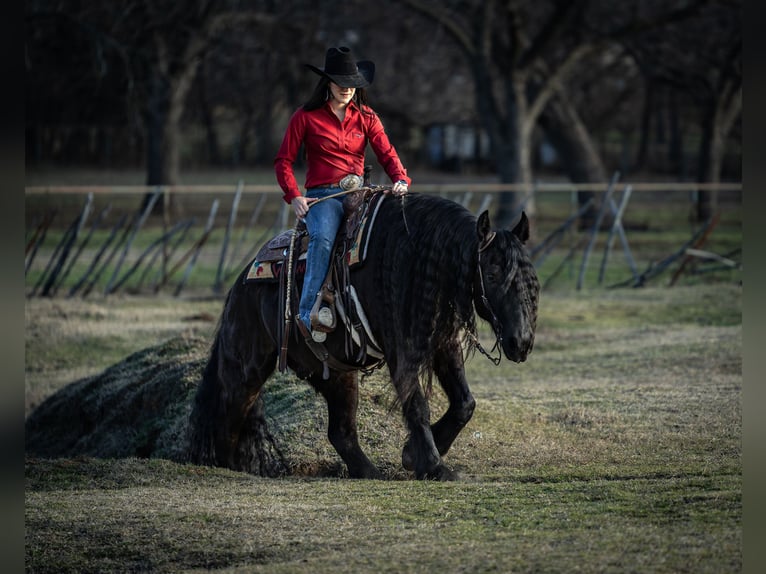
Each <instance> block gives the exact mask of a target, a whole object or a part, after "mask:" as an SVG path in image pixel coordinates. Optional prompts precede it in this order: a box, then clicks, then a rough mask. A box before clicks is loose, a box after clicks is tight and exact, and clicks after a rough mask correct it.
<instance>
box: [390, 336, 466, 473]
mask: <svg viewBox="0 0 766 574" xmlns="http://www.w3.org/2000/svg"><path fill="white" fill-rule="evenodd" d="M434 373H435V374H436V377H437V378H438V380H439V384H440V385H441V387H442V388H443V389H444V392H445V394H446V395H447V398H448V399H449V407H448V408H447V411H446V412H445V413H444V415H442V417H441V418H440V419H439V420H438V421H437V422H436V423H435V424H434V425H432V426H431V435H432V436H433V441H434V445H435V446H436V450H437V452H438V453H439V455H440V456H444V455H445V454H447V451H449V449H450V447H451V446H452V443H453V442H455V439H456V438H457V436H458V434H460V431H462V430H463V428H464V427H465V425H466V424H468V421H470V420H471V416H473V411H474V408H475V407H476V401H475V400H474V398H473V395H471V391H470V389H469V388H468V381H467V380H466V378H465V368H464V365H463V355H462V350H461V348H460V344H459V343H458V342H457V341H451V342H450V344H449V345H448V346H447V347H446V348H444V349H440V350H439V351H437V353H436V355H435V356H434ZM416 451H417V446H416V445H415V444H414V443H413V441H412V438H410V440H408V441H407V444H405V446H404V450H403V452H402V464H403V465H404V467H405V468H407V469H408V470H413V469H414V467H415V464H414V458H415V456H416Z"/></svg>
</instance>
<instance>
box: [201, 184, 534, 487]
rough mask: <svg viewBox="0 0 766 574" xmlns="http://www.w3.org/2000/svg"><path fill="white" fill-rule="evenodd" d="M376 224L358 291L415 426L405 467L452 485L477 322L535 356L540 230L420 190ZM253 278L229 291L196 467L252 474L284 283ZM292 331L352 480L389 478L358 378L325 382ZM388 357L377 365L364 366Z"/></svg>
mask: <svg viewBox="0 0 766 574" xmlns="http://www.w3.org/2000/svg"><path fill="white" fill-rule="evenodd" d="M375 217H376V220H375V226H374V228H373V229H372V231H371V232H370V237H369V244H368V247H367V255H366V259H365V262H364V263H363V264H362V265H359V266H357V267H353V268H352V269H351V273H350V277H351V283H352V284H353V286H354V287H355V289H356V291H357V293H358V299H359V300H360V302H361V304H362V308H363V310H364V312H365V314H366V316H367V320H368V323H369V327H370V330H371V332H372V335H373V337H374V339H375V340H376V341H377V343H378V344H379V346H380V347H381V349H382V351H383V354H384V360H385V363H386V364H387V365H388V369H389V372H390V376H391V381H392V384H393V387H394V388H395V390H396V396H397V399H398V402H399V403H400V404H401V407H402V410H403V414H404V419H405V421H406V425H407V428H408V430H409V439H408V441H407V443H406V444H405V446H404V449H403V452H402V464H403V466H404V467H405V468H406V469H407V470H411V471H414V473H415V476H416V477H417V478H419V479H423V478H430V479H439V480H449V479H452V478H454V476H453V472H452V471H451V470H450V469H449V468H448V467H447V466H446V465H445V464H444V462H443V461H442V456H444V455H445V454H446V452H447V451H448V450H449V448H450V446H451V445H452V443H453V442H454V440H455V439H456V438H457V436H458V434H459V433H460V431H461V430H462V429H463V427H464V426H465V425H466V424H467V423H468V421H469V420H470V418H471V416H472V414H473V410H474V407H475V401H474V398H473V396H472V395H471V392H470V390H469V388H468V383H467V381H466V377H465V370H464V366H463V357H464V351H465V356H467V355H468V354H469V353H470V352H472V351H474V350H475V349H476V348H477V347H478V348H479V349H481V346H480V344H479V342H478V338H477V336H476V323H475V315H476V314H478V315H479V316H480V317H481V318H483V319H485V320H486V321H488V322H490V324H491V325H492V328H493V331H494V335H495V337H496V340H497V342H498V343H499V346H500V348H501V349H502V351H503V353H504V354H505V356H506V357H507V358H508V359H510V360H512V361H515V362H522V361H524V360H526V358H527V355H528V354H529V352H530V351H531V350H532V346H533V343H534V337H535V325H536V320H537V304H538V296H539V290H540V286H539V282H538V279H537V274H536V273H535V269H534V267H533V266H532V263H531V262H530V259H529V257H528V254H527V252H526V249H525V248H524V246H523V244H524V242H525V241H526V240H527V239H528V237H529V224H528V221H527V218H526V215H525V214H523V213H522V215H521V219H520V221H519V222H518V224H517V225H516V226H515V228H514V229H513V230H512V231H509V230H497V231H493V230H492V229H491V227H490V222H489V215H488V213H487V212H486V211H485V212H484V213H482V214H481V215H480V216H479V217H478V218H476V217H475V216H473V215H472V214H471V213H470V212H469V211H468V210H466V209H465V208H464V207H462V206H461V205H459V204H457V203H455V202H453V201H450V200H447V199H443V198H439V197H435V196H429V195H421V194H417V193H410V194H407V195H405V196H404V197H403V198H396V197H393V196H388V197H386V198H385V199H384V200H383V201H382V202H381V203H380V206H379V208H378V210H377V213H376V216H375ZM246 273H247V270H245V271H243V273H242V274H241V275H240V277H239V278H238V280H237V281H236V283H235V284H234V285H233V287H232V288H231V290H230V291H229V293H228V296H227V299H226V303H225V305H224V309H223V313H222V315H221V319H220V323H219V325H218V330H217V333H216V336H215V341H214V343H213V345H212V350H211V355H210V359H209V362H208V364H207V367H206V368H205V371H204V375H203V380H202V383H201V384H200V387H199V389H198V392H197V397H196V399H195V405H194V413H193V417H192V419H193V420H195V421H197V422H196V423H194V424H195V425H196V426H197V428H196V430H195V432H196V433H197V437H198V440H197V446H196V447H195V449H194V451H193V452H192V454H191V460H192V461H193V462H196V463H200V464H211V465H218V466H226V467H230V468H234V469H237V468H240V462H239V461H238V460H237V458H238V456H239V454H238V448H237V445H238V441H239V440H240V438H241V437H240V433H241V432H242V430H243V425H244V424H245V422H246V420H247V418H248V414H249V413H250V411H251V409H252V408H253V406H254V404H255V403H256V400H257V398H258V395H259V393H260V391H261V388H262V387H263V385H264V383H265V382H266V380H267V379H268V378H269V376H270V375H271V374H272V373H273V372H274V370H275V368H276V366H277V359H278V355H279V351H280V340H279V335H278V333H279V329H278V326H279V323H280V321H283V317H282V316H280V314H279V311H278V309H279V304H278V301H279V296H280V295H279V291H278V284H277V283H275V282H272V283H267V282H247V281H245V277H246ZM343 331H344V329H343V327H342V326H340V327H338V328H337V329H336V330H335V331H334V332H333V333H330V334H329V335H328V337H327V340H326V342H325V345H326V348H327V350H328V351H329V352H330V353H331V354H333V355H336V356H343V353H344V347H346V343H345V341H344V333H343ZM292 333H293V335H294V336H291V338H290V340H289V345H288V349H287V365H288V366H289V367H290V368H291V369H292V370H293V371H294V372H295V373H296V374H297V376H298V377H300V378H302V379H306V380H307V381H308V382H309V383H310V384H311V385H312V386H313V387H314V388H315V389H316V390H317V391H318V392H319V393H321V394H322V395H323V396H324V398H325V400H326V401H327V406H328V419H329V425H328V437H329V440H330V442H331V443H332V445H333V446H334V447H335V449H336V451H337V452H338V454H339V455H340V456H341V458H342V459H343V461H344V462H345V464H346V466H347V468H348V473H349V475H350V476H351V477H358V478H376V477H379V476H380V473H379V471H378V470H377V469H376V467H375V466H374V465H373V464H372V463H371V462H370V460H369V459H368V458H367V456H366V455H365V454H364V452H363V451H362V449H361V448H360V446H359V442H358V440H357V425H356V414H357V404H358V373H357V371H355V370H351V371H347V370H341V369H333V368H331V369H330V371H329V377H328V378H325V376H327V373H326V372H325V373H324V376H323V365H322V363H321V362H320V361H319V360H318V359H317V357H316V356H315V354H314V353H313V352H312V351H311V350H310V349H309V347H308V346H307V345H306V342H305V341H304V339H303V337H302V336H301V335H300V334H299V332H298V329H292ZM482 350H483V349H482ZM498 353H499V351H498ZM497 359H498V360H499V356H498V357H497ZM377 361H379V359H375V358H373V357H369V358H368V359H367V362H366V363H365V364H362V365H359V367H360V369H361V368H364V367H367V366H369V365H370V364H373V363H375V362H377ZM434 375H435V376H436V378H437V380H438V382H439V384H440V385H441V387H442V389H443V390H444V392H445V393H446V396H447V397H448V399H449V407H448V409H447V411H446V412H445V413H444V414H443V416H442V417H441V418H440V419H439V420H438V421H437V422H435V423H434V424H431V420H430V418H431V417H430V412H429V405H428V399H427V389H426V390H424V388H423V385H422V384H421V381H423V382H425V384H426V386H427V387H429V386H430V384H431V381H432V378H433V376H434ZM199 445H203V446H202V447H200V446H199Z"/></svg>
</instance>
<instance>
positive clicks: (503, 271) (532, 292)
mask: <svg viewBox="0 0 766 574" xmlns="http://www.w3.org/2000/svg"><path fill="white" fill-rule="evenodd" d="M476 232H477V234H478V238H479V258H478V266H477V273H476V287H475V290H474V293H475V300H474V303H475V307H476V312H477V314H478V315H479V316H480V317H481V318H482V319H485V320H486V321H488V322H489V323H490V324H491V325H492V328H493V330H494V332H495V337H497V340H498V342H499V343H500V346H501V348H502V349H503V352H504V353H505V356H506V357H507V358H508V359H510V360H512V361H514V362H517V363H520V362H522V361H525V360H526V358H527V355H528V354H529V353H530V352H531V351H532V346H533V345H534V342H535V327H536V323H537V303H538V299H539V295H540V282H539V281H538V279H537V273H536V272H535V268H534V266H533V265H532V261H531V260H530V258H529V255H528V253H527V251H526V248H525V247H524V243H525V242H526V241H527V239H529V221H528V220H527V216H526V214H525V213H523V212H522V214H521V219H520V220H519V222H518V223H517V224H516V226H515V227H514V228H513V230H506V229H500V230H496V231H493V230H492V228H491V226H490V222H489V214H488V212H487V211H485V212H484V213H482V214H481V215H480V216H479V218H478V220H477V222H476Z"/></svg>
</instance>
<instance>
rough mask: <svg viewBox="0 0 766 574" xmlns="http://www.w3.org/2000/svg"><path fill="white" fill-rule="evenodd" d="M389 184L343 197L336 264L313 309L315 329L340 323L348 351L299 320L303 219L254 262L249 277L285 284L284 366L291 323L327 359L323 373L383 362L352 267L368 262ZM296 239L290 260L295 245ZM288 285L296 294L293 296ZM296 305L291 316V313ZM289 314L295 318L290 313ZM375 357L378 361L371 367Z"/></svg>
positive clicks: (280, 332)
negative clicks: (331, 348) (333, 349)
mask: <svg viewBox="0 0 766 574" xmlns="http://www.w3.org/2000/svg"><path fill="white" fill-rule="evenodd" d="M383 189H389V188H386V187H384V186H366V187H362V188H359V189H357V190H354V191H353V192H350V193H348V194H347V195H346V196H345V197H344V199H343V209H344V214H345V217H344V221H343V223H342V224H341V226H340V229H339V230H338V234H337V236H336V239H335V245H334V248H333V255H332V257H331V259H330V267H329V270H328V273H327V276H326V278H325V280H324V281H323V283H322V288H321V290H320V292H319V293H318V294H317V299H316V301H315V303H314V306H313V308H312V311H311V320H312V329H313V330H314V331H320V332H323V333H330V332H333V331H335V330H337V329H338V328H341V329H343V331H344V333H345V337H344V341H345V344H344V350H343V354H342V356H334V355H332V354H330V353H329V352H328V350H327V348H326V347H325V345H324V344H323V343H322V342H318V341H316V340H314V338H312V336H311V334H309V333H308V332H306V330H305V328H304V329H303V330H301V329H300V327H303V324H302V323H301V322H300V321H297V320H296V318H297V316H298V302H299V301H300V290H299V289H298V286H297V281H296V279H298V278H302V276H303V275H304V273H305V270H306V250H307V248H308V231H307V229H306V225H305V223H303V222H302V221H301V222H299V224H298V225H297V226H296V228H295V229H288V230H286V231H283V232H282V233H280V234H278V235H277V236H275V237H273V238H272V239H270V240H269V241H267V242H266V243H265V244H264V245H263V246H262V247H261V248H260V250H259V251H258V253H257V254H256V256H255V260H254V261H253V263H252V264H251V265H250V268H249V270H248V272H247V274H246V275H245V277H244V281H245V282H251V281H256V282H258V281H269V282H277V283H278V284H279V294H280V295H279V313H280V314H279V317H284V320H283V321H280V325H279V326H278V329H277V335H278V337H279V340H281V341H282V347H281V349H280V356H279V370H280V371H281V372H283V371H284V370H285V369H286V368H287V343H288V339H289V334H290V331H291V330H292V329H291V326H293V324H295V323H297V324H298V327H299V329H295V330H294V331H295V334H296V337H298V336H300V337H301V338H303V339H304V340H305V342H306V344H307V345H308V346H309V348H310V349H311V350H312V352H313V353H314V355H315V356H316V357H317V358H318V359H319V360H320V361H321V362H322V365H323V376H324V378H325V379H326V378H328V377H329V368H333V369H335V370H340V371H351V370H359V369H360V368H370V369H373V368H376V367H378V366H381V365H382V363H383V352H382V350H381V348H380V346H379V345H378V343H377V342H376V341H375V338H374V337H373V335H372V333H371V331H370V328H369V325H368V323H367V318H366V316H365V313H364V309H363V308H362V305H361V303H360V302H359V299H358V297H357V295H356V290H355V289H354V286H353V285H351V281H350V269H351V268H353V267H355V266H358V265H362V264H363V263H364V261H365V257H366V255H367V247H368V243H369V238H370V232H371V230H372V228H373V225H374V223H375V216H376V215H377V211H378V208H379V206H380V204H381V202H382V201H384V199H385V197H386V195H385V194H384V193H382V190H383ZM293 240H294V241H295V246H294V249H293V254H292V267H291V268H290V269H289V271H290V272H287V271H288V266H289V263H290V259H291V258H290V245H291V242H292V241H293ZM288 287H289V289H290V293H289V296H288ZM288 303H289V304H290V308H291V309H290V311H291V312H290V314H289V316H288V315H287V314H286V313H285V308H286V306H287V304H288ZM288 317H289V318H288ZM370 358H373V359H375V361H373V365H372V366H371V367H365V365H367V364H368V363H369V362H370V361H369V359H370Z"/></svg>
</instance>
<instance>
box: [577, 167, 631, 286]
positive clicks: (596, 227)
mask: <svg viewBox="0 0 766 574" xmlns="http://www.w3.org/2000/svg"><path fill="white" fill-rule="evenodd" d="M619 177H620V172H619V171H616V172H614V175H613V176H612V179H611V181H610V182H609V187H607V189H606V192H605V193H604V197H603V199H602V201H601V207H600V208H599V210H598V216H597V217H596V222H595V223H594V224H593V230H592V231H591V234H590V241H589V242H588V245H587V247H586V248H585V253H583V256H582V265H580V275H579V276H578V277H577V290H578V291H579V290H580V288H581V287H582V283H583V280H584V278H585V269H586V267H587V266H588V258H589V257H590V253H591V251H593V245H595V243H596V237H597V236H598V230H599V228H600V227H601V222H602V221H603V219H604V213H605V212H606V208H607V206H608V205H609V199H610V198H611V197H612V192H613V191H614V185H615V184H616V183H617V180H618V179H619Z"/></svg>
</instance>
